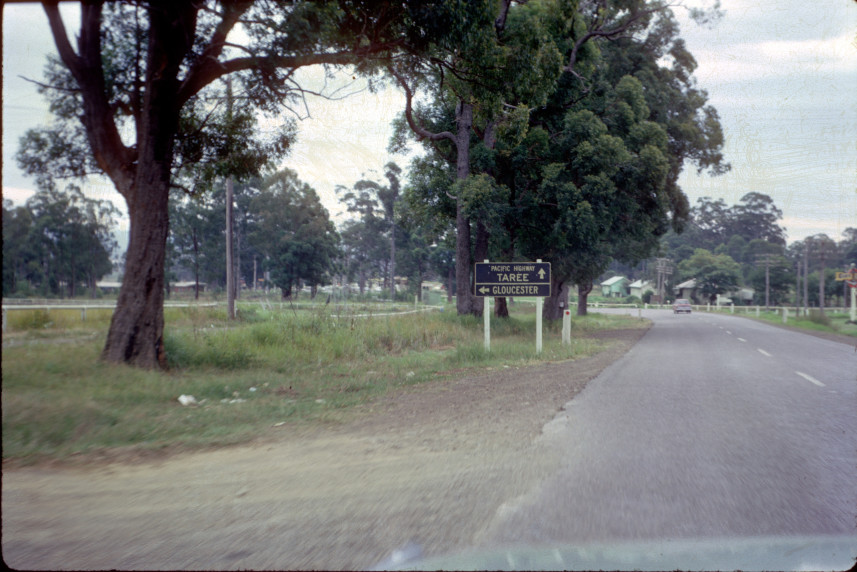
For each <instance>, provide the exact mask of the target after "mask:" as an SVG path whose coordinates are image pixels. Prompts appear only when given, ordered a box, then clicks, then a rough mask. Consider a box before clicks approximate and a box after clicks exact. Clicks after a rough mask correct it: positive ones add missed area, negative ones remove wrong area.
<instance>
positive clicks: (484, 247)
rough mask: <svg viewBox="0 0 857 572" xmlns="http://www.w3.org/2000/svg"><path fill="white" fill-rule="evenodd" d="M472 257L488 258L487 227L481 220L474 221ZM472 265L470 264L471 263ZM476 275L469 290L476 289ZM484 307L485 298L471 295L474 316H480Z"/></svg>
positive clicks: (477, 258)
mask: <svg viewBox="0 0 857 572" xmlns="http://www.w3.org/2000/svg"><path fill="white" fill-rule="evenodd" d="M473 257H474V259H475V260H479V261H482V260H485V259H486V258H488V229H487V228H485V224H483V223H482V221H479V222H477V223H476V244H475V246H474V248H473ZM471 266H472V264H471ZM475 280H476V276H475V275H474V276H473V277H472V280H471V282H470V292H471V293H473V292H475V291H476V284H475ZM484 308H485V298H484V297H483V296H473V298H472V301H471V310H470V311H471V313H472V314H473V315H474V316H481V315H482V311H483V310H484Z"/></svg>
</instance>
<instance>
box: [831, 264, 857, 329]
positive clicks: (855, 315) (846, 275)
mask: <svg viewBox="0 0 857 572" xmlns="http://www.w3.org/2000/svg"><path fill="white" fill-rule="evenodd" d="M836 281H837V282H845V283H846V284H848V286H849V287H850V288H851V311H850V312H849V316H848V317H849V319H850V321H852V322H857V268H855V266H854V265H853V264H852V265H851V268H849V269H848V270H847V271H846V272H837V273H836Z"/></svg>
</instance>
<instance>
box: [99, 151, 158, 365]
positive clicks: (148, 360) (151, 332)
mask: <svg viewBox="0 0 857 572" xmlns="http://www.w3.org/2000/svg"><path fill="white" fill-rule="evenodd" d="M140 170H141V173H142V171H143V169H142V168H141V169H140ZM154 171H155V168H154V167H153V168H152V171H151V172H152V173H153V172H154ZM164 171H166V175H167V176H168V175H169V169H164ZM153 174H154V173H153ZM142 178H143V177H142V175H141V179H140V180H142ZM151 179H154V177H151ZM151 179H150V180H148V181H146V183H147V185H145V186H138V187H137V189H136V195H137V196H139V197H144V199H143V200H139V201H135V202H131V201H129V204H128V214H129V216H130V219H131V230H130V233H129V242H128V252H127V254H126V261H125V279H124V280H123V281H122V288H121V289H120V290H119V299H118V300H117V302H116V310H115V311H114V312H113V318H112V319H111V321H110V330H109V331H108V332H107V342H106V343H105V344H104V350H103V351H102V353H101V357H102V358H103V359H104V360H106V361H108V362H113V363H122V362H124V363H128V364H130V365H135V366H139V367H143V368H150V369H151V368H166V365H167V361H166V354H165V352H164V255H165V251H166V242H167V230H168V221H167V197H168V195H169V184H168V179H166V180H163V179H162V180H157V179H155V180H151Z"/></svg>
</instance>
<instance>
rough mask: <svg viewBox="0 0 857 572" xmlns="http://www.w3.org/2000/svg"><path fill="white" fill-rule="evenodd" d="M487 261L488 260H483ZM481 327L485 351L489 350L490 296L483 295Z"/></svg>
mask: <svg viewBox="0 0 857 572" xmlns="http://www.w3.org/2000/svg"><path fill="white" fill-rule="evenodd" d="M485 263H486V264H487V263H488V260H485ZM482 324H483V327H482V329H483V330H485V351H486V352H490V351H491V298H489V297H488V296H485V306H484V307H483V308H482Z"/></svg>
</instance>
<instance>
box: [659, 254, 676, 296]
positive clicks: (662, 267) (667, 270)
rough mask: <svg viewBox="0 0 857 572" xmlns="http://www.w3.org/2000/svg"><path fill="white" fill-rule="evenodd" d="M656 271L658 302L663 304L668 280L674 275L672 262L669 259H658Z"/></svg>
mask: <svg viewBox="0 0 857 572" xmlns="http://www.w3.org/2000/svg"><path fill="white" fill-rule="evenodd" d="M655 270H657V271H658V300H659V301H660V303H661V304H663V303H664V287H665V286H666V278H667V276H669V275H670V274H672V273H673V268H672V262H670V260H669V258H656V259H655Z"/></svg>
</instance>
